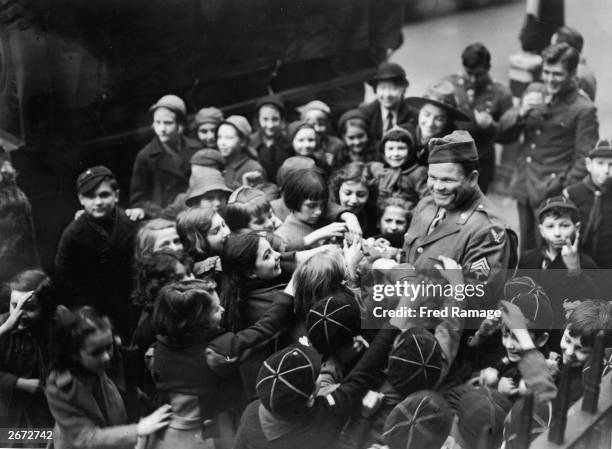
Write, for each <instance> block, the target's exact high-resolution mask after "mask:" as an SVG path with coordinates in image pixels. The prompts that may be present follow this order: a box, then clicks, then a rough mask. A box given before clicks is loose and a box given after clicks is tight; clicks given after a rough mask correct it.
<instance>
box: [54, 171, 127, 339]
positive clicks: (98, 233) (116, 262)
mask: <svg viewBox="0 0 612 449" xmlns="http://www.w3.org/2000/svg"><path fill="white" fill-rule="evenodd" d="M77 192H78V196H79V201H80V203H81V206H83V209H84V213H83V214H81V215H80V216H79V217H78V218H77V219H76V220H74V221H72V222H71V223H70V224H69V225H68V227H67V228H66V229H65V230H64V233H63V234H62V237H61V239H60V242H59V246H58V249H57V254H56V258H55V277H54V280H55V282H57V285H58V288H59V289H60V292H61V294H59V295H58V298H63V301H64V302H65V304H66V305H68V306H71V307H80V306H85V305H88V306H93V307H95V308H96V310H98V311H99V312H100V313H102V314H106V315H108V316H109V317H111V319H112V320H113V322H114V323H115V325H116V327H117V329H118V330H119V333H120V334H121V335H122V336H124V337H126V336H127V335H129V329H128V325H129V324H130V323H129V319H128V316H129V307H128V305H129V299H130V294H131V291H132V257H133V255H134V238H135V233H136V224H135V223H134V222H133V221H131V220H130V219H129V218H128V217H127V215H126V214H125V212H124V211H123V210H122V209H120V208H119V206H118V205H117V204H118V201H119V185H118V184H117V181H116V180H115V176H114V175H113V173H112V172H111V171H110V170H109V169H108V168H107V167H104V166H102V165H99V166H95V167H91V168H89V169H87V170H85V171H84V172H83V173H81V174H80V175H79V177H78V178H77Z"/></svg>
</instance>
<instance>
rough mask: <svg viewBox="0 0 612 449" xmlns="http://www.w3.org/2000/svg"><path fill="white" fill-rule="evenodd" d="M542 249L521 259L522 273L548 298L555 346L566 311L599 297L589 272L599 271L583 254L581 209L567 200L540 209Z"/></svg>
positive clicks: (557, 198) (546, 203)
mask: <svg viewBox="0 0 612 449" xmlns="http://www.w3.org/2000/svg"><path fill="white" fill-rule="evenodd" d="M537 213H538V220H539V223H540V225H539V230H540V235H541V238H542V242H543V244H542V247H541V248H537V249H534V250H531V251H527V252H526V253H525V254H523V255H522V256H521V260H520V262H519V269H526V270H527V269H528V270H534V271H533V280H534V281H535V282H537V283H538V284H540V285H541V286H542V287H543V288H544V290H545V291H546V293H547V294H548V296H549V298H550V300H551V305H552V309H553V313H554V326H553V332H552V333H551V336H552V338H551V342H554V343H556V342H558V340H559V339H558V338H555V337H560V333H559V332H558V331H559V329H560V328H562V327H563V324H564V322H565V310H568V311H569V310H570V309H571V308H572V307H574V306H575V305H576V301H580V300H581V299H584V298H594V297H598V295H597V290H598V289H597V287H596V284H595V281H594V279H593V277H592V275H591V273H589V272H588V270H591V269H595V268H597V265H596V264H595V262H594V261H593V259H592V258H591V257H589V256H588V255H586V254H584V253H583V252H582V251H581V250H580V240H581V235H580V234H581V233H580V229H581V226H580V222H579V221H578V208H577V207H576V205H575V204H574V203H573V202H572V201H571V200H568V199H567V198H565V197H563V196H555V197H551V198H548V199H546V200H544V202H543V203H542V204H541V205H540V207H539V208H538V212H537ZM553 349H554V348H553Z"/></svg>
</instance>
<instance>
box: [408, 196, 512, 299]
mask: <svg viewBox="0 0 612 449" xmlns="http://www.w3.org/2000/svg"><path fill="white" fill-rule="evenodd" d="M438 209H439V208H438V206H436V204H435V203H434V199H433V197H432V196H426V197H425V198H423V199H422V200H421V201H420V202H419V204H418V205H417V207H416V208H415V210H414V214H413V218H412V222H411V223H410V228H408V232H407V233H406V235H405V237H404V252H405V254H406V262H407V263H409V264H411V265H413V266H414V267H415V268H416V269H417V270H428V272H426V273H425V274H426V275H427V274H429V275H431V274H432V273H433V272H436V271H437V270H436V269H435V268H434V265H435V264H438V263H439V262H438V261H437V260H434V258H435V259H437V258H438V256H446V257H450V258H451V259H454V260H455V261H456V262H457V263H458V264H460V265H461V266H462V267H463V272H464V277H465V279H466V282H470V281H471V282H475V281H477V282H486V283H487V291H488V292H491V294H490V295H489V294H487V298H488V299H489V300H490V301H491V302H494V301H497V299H498V298H496V297H494V293H495V292H497V291H498V290H499V289H500V288H501V287H502V286H503V283H504V282H505V277H506V273H505V270H506V269H507V268H508V263H509V259H510V240H509V239H508V238H507V236H506V230H505V226H504V224H503V223H502V221H501V220H500V218H499V217H498V216H497V213H496V212H495V211H494V209H493V206H492V205H491V203H490V202H489V200H488V199H487V198H486V197H485V196H484V195H483V193H482V192H481V191H480V189H479V188H476V190H475V191H474V193H473V194H472V195H471V196H470V197H469V198H468V199H467V200H466V201H465V202H464V204H463V205H461V207H459V208H458V209H456V210H447V211H446V217H445V218H444V219H443V220H442V221H441V222H440V223H439V224H438V225H437V226H436V228H435V229H434V230H433V232H432V233H431V234H430V235H427V232H428V230H429V227H430V225H431V222H432V221H433V219H434V218H435V217H436V215H437V213H438ZM477 305H478V304H477Z"/></svg>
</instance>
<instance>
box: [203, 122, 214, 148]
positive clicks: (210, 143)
mask: <svg viewBox="0 0 612 449" xmlns="http://www.w3.org/2000/svg"><path fill="white" fill-rule="evenodd" d="M198 140H199V141H200V142H202V143H203V144H204V145H205V146H206V147H207V148H217V125H215V124H214V123H202V124H201V125H200V126H199V127H198Z"/></svg>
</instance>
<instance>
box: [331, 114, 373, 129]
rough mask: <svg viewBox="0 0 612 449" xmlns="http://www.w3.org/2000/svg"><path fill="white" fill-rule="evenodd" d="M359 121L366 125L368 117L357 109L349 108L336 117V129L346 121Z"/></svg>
mask: <svg viewBox="0 0 612 449" xmlns="http://www.w3.org/2000/svg"><path fill="white" fill-rule="evenodd" d="M353 121H360V122H361V124H362V125H365V126H368V117H367V116H366V115H365V114H364V113H363V112H361V111H360V110H359V109H349V110H348V111H346V112H345V113H344V114H342V115H341V116H340V118H339V119H338V129H340V130H341V129H342V128H343V127H344V126H345V124H346V123H347V122H353Z"/></svg>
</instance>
